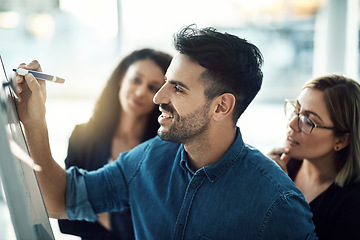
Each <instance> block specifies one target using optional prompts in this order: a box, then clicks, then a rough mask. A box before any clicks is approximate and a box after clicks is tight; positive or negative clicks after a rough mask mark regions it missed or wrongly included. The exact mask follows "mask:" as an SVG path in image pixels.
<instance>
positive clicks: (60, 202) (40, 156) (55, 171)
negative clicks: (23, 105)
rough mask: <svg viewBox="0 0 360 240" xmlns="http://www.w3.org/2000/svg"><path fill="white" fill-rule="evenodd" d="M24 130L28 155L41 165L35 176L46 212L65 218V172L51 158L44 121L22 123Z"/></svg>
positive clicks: (52, 215)
mask: <svg viewBox="0 0 360 240" xmlns="http://www.w3.org/2000/svg"><path fill="white" fill-rule="evenodd" d="M24 130H25V137H26V140H27V144H28V147H29V151H30V156H31V157H32V159H33V160H34V162H35V163H36V164H38V165H40V166H41V171H38V172H36V177H37V179H38V182H39V186H40V189H41V193H42V195H43V199H44V202H45V205H46V209H47V211H48V214H49V216H50V217H53V218H66V205H65V192H66V172H65V170H64V169H63V168H62V167H61V166H59V165H58V164H57V163H56V162H55V161H54V159H53V158H52V154H51V150H50V144H49V137H48V130H47V126H46V122H45V120H44V121H43V122H36V124H34V123H27V124H24Z"/></svg>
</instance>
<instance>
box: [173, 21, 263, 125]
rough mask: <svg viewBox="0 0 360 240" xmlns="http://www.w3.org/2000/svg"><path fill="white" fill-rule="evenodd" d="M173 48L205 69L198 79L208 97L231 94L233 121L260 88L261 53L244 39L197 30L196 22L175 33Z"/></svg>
mask: <svg viewBox="0 0 360 240" xmlns="http://www.w3.org/2000/svg"><path fill="white" fill-rule="evenodd" d="M174 47H175V49H176V50H178V51H179V52H180V53H182V54H184V55H186V56H187V57H189V58H190V59H192V60H194V61H196V62H197V63H199V64H200V65H201V66H202V67H204V68H206V71H205V72H204V73H203V74H202V76H201V81H203V84H204V87H205V93H204V94H205V96H206V97H207V98H208V99H209V100H212V99H214V98H215V97H217V96H220V95H221V94H223V93H231V94H233V95H234V97H235V99H236V103H235V107H234V112H233V121H234V123H235V124H236V122H237V120H238V119H239V117H240V116H241V114H242V113H243V112H244V111H245V109H246V108H247V107H248V105H249V104H250V102H251V101H252V100H253V99H254V97H255V96H256V94H257V93H258V92H259V90H260V88H261V84H262V79H263V73H262V71H261V66H262V64H263V56H262V54H261V52H260V50H259V49H258V48H257V47H256V46H255V45H253V44H251V43H249V42H248V41H246V40H245V39H242V38H239V37H237V36H234V35H231V34H228V33H221V32H219V31H217V30H216V29H214V28H211V27H209V28H203V29H198V28H197V27H196V25H195V24H192V25H189V26H186V27H184V28H182V29H181V30H180V31H179V32H178V33H176V34H175V35H174Z"/></svg>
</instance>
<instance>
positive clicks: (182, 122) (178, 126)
mask: <svg viewBox="0 0 360 240" xmlns="http://www.w3.org/2000/svg"><path fill="white" fill-rule="evenodd" d="M160 107H161V108H162V109H164V110H166V111H168V112H170V113H171V114H172V116H173V123H172V125H171V126H170V127H169V129H168V130H166V131H163V130H162V127H160V128H159V130H158V135H159V137H160V138H161V139H162V140H164V141H172V142H180V143H183V144H184V143H186V142H188V141H190V140H192V139H194V138H195V137H197V136H199V135H200V134H202V133H204V132H206V130H207V129H208V128H209V124H210V119H209V117H208V114H209V109H210V102H208V103H205V104H204V105H203V106H201V107H199V108H198V109H196V110H194V111H193V112H191V113H189V114H187V115H184V116H181V117H180V116H179V114H178V113H177V112H175V110H174V109H173V108H172V107H170V106H169V105H168V104H160Z"/></svg>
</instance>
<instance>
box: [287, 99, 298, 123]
mask: <svg viewBox="0 0 360 240" xmlns="http://www.w3.org/2000/svg"><path fill="white" fill-rule="evenodd" d="M295 115H296V113H295V106H294V104H293V103H292V102H285V116H286V118H287V119H289V120H291V119H293V118H294V117H295Z"/></svg>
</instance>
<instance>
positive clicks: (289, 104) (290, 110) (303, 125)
mask: <svg viewBox="0 0 360 240" xmlns="http://www.w3.org/2000/svg"><path fill="white" fill-rule="evenodd" d="M284 110H285V116H286V117H287V119H288V120H289V121H290V120H292V119H294V117H295V116H297V117H298V127H299V129H300V131H302V132H303V133H305V134H306V135H309V134H310V133H311V132H312V130H313V129H314V128H322V129H335V128H333V127H324V126H319V125H317V124H316V123H314V122H313V121H312V120H311V119H309V118H308V117H306V116H304V115H302V114H301V113H299V112H298V111H297V109H296V101H294V100H289V99H286V100H285V108H284Z"/></svg>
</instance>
